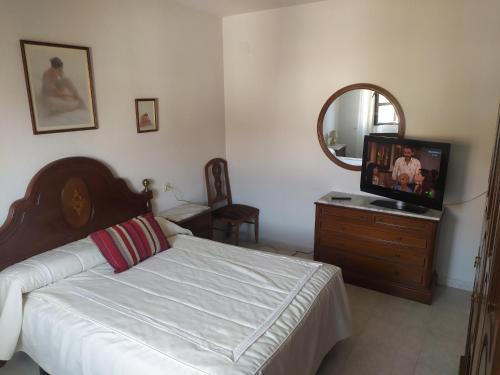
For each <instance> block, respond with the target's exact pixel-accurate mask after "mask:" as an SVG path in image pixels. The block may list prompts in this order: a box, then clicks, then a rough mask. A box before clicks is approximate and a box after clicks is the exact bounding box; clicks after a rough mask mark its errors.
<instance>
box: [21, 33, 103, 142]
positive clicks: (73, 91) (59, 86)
mask: <svg viewBox="0 0 500 375" xmlns="http://www.w3.org/2000/svg"><path fill="white" fill-rule="evenodd" d="M20 45H21V54H22V60H23V67H24V77H25V80H26V89H27V91H28V101H29V106H30V113H31V123H32V127H33V134H35V135H38V134H47V133H60V132H69V131H79V130H92V129H97V128H98V122H97V109H96V100H95V89H94V75H93V70H92V61H91V53H90V48H89V47H83V46H75V45H69V44H58V43H48V42H38V41H32V40H20Z"/></svg>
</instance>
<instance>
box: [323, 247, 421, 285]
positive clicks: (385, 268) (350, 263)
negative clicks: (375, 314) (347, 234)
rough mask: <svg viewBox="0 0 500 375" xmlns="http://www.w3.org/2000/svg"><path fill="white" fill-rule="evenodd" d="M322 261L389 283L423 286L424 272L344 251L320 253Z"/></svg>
mask: <svg viewBox="0 0 500 375" xmlns="http://www.w3.org/2000/svg"><path fill="white" fill-rule="evenodd" d="M319 258H320V259H319V260H320V261H324V262H328V263H331V264H334V265H336V266H339V267H340V268H343V269H346V270H349V271H352V272H356V273H360V274H364V275H367V276H371V277H376V278H380V279H384V280H389V281H397V282H402V283H412V284H419V285H422V284H423V282H424V270H423V269H422V268H420V267H412V266H405V265H402V264H398V263H391V262H387V261H383V260H378V259H373V258H370V257H366V256H361V255H357V254H351V253H345V252H342V251H331V252H329V251H326V252H323V251H320V257H319Z"/></svg>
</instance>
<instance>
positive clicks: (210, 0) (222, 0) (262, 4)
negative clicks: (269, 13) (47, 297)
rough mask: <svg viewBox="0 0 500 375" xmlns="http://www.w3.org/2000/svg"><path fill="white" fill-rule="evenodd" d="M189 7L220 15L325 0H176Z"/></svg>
mask: <svg viewBox="0 0 500 375" xmlns="http://www.w3.org/2000/svg"><path fill="white" fill-rule="evenodd" d="M175 1H176V2H177V3H180V4H182V5H185V6H187V7H189V8H194V9H196V10H199V11H202V12H207V13H211V14H215V15H217V16H220V17H224V16H230V15H233V14H240V13H248V12H256V11H259V10H265V9H273V8H281V7H287V6H291V5H298V4H306V3H314V2H318V1H323V0H175Z"/></svg>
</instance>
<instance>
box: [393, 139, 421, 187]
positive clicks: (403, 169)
mask: <svg viewBox="0 0 500 375" xmlns="http://www.w3.org/2000/svg"><path fill="white" fill-rule="evenodd" d="M420 168H422V166H421V165H420V160H418V159H417V158H414V157H413V149H412V148H411V147H410V146H404V147H403V156H401V157H399V158H397V159H396V162H395V163H394V168H393V169H392V179H393V180H394V181H399V180H400V176H401V174H403V173H404V174H406V175H407V176H408V179H409V181H408V183H410V184H413V183H414V182H415V174H416V173H417V171H418V170H420Z"/></svg>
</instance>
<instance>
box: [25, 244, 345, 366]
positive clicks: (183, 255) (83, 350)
mask: <svg viewBox="0 0 500 375" xmlns="http://www.w3.org/2000/svg"><path fill="white" fill-rule="evenodd" d="M23 310H24V311H23V312H24V317H23V323H22V330H21V338H20V343H19V347H18V348H19V349H20V350H23V351H25V352H27V353H28V354H29V355H30V356H31V357H32V358H33V359H34V360H35V361H36V362H37V363H39V364H40V365H41V366H42V367H43V368H44V369H45V370H46V371H48V372H49V373H50V374H52V375H58V374H61V375H67V374H71V375H79V374H82V375H83V374H85V375H113V374H123V375H128V374H138V373H144V374H148V375H155V374H272V375H278V374H287V375H288V374H294V373H295V374H301V375H302V374H307V373H313V372H314V371H315V370H316V368H317V366H318V365H319V362H320V361H321V358H322V357H323V356H324V355H325V354H326V353H327V352H328V350H329V349H330V348H331V347H332V346H333V344H335V343H336V342H337V341H339V340H341V339H343V338H345V337H347V336H349V335H350V332H351V318H350V312H349V308H348V304H347V298H346V294H345V289H344V285H343V282H342V278H341V273H340V270H339V269H338V268H337V267H334V266H330V265H323V264H320V263H316V262H311V261H306V260H301V259H298V258H290V257H283V256H276V255H272V254H267V253H262V252H257V251H252V250H247V249H241V248H237V247H233V246H229V245H223V244H220V243H217V242H212V241H208V240H203V239H199V238H195V237H190V236H184V235H179V236H177V237H176V238H175V239H174V241H173V247H172V248H171V249H169V250H168V251H166V252H163V253H160V254H158V255H156V256H154V257H152V258H150V259H148V260H146V261H145V262H143V263H141V264H139V265H137V266H135V267H133V268H132V269H130V270H128V271H126V272H123V273H121V274H114V273H113V272H112V270H111V268H110V267H109V266H108V265H107V264H101V265H99V266H97V267H94V268H92V269H90V270H88V271H86V272H82V273H79V274H77V275H74V276H71V277H69V278H66V279H64V280H60V281H58V282H56V283H54V284H52V285H50V286H47V287H44V288H41V289H37V290H35V291H33V292H30V293H28V294H25V296H24V306H23Z"/></svg>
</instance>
